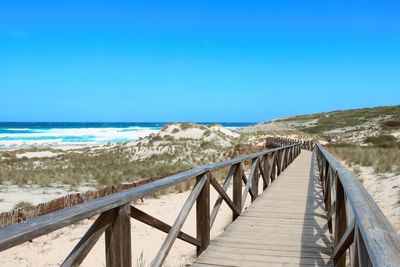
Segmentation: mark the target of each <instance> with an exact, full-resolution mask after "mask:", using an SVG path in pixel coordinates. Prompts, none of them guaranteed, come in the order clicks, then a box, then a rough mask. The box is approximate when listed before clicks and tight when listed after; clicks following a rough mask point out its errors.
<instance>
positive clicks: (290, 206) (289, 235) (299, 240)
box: [195, 151, 333, 266]
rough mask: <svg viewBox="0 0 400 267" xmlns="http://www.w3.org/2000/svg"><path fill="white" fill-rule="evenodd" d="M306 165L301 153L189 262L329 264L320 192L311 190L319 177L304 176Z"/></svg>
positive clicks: (328, 238)
mask: <svg viewBox="0 0 400 267" xmlns="http://www.w3.org/2000/svg"><path fill="white" fill-rule="evenodd" d="M287 153H288V154H287V155H286V159H285V158H284V157H285V154H282V155H281V157H280V160H281V164H282V165H281V166H283V167H284V166H285V164H286V163H289V161H290V154H289V152H287ZM285 160H287V162H286V161H285ZM304 165H308V168H307V167H304ZM310 165H311V153H310V152H307V153H305V152H304V151H303V152H302V154H301V155H300V157H298V158H296V159H295V161H294V162H293V165H288V166H287V167H286V169H285V170H284V171H283V172H281V175H280V176H279V177H278V178H277V179H276V180H275V181H274V183H272V184H271V186H269V187H268V188H267V189H266V190H265V191H264V192H263V193H262V194H261V195H259V197H258V198H257V199H256V200H255V201H254V202H253V203H252V205H250V206H249V207H248V208H247V209H246V210H245V211H244V212H242V215H241V216H240V217H238V218H237V219H236V220H235V221H234V222H233V223H232V224H231V225H229V226H228V227H227V229H226V230H225V231H224V232H223V233H222V234H221V236H219V237H217V238H216V239H215V240H214V241H212V242H211V245H210V246H209V247H208V249H207V250H206V251H204V252H203V254H202V255H201V256H200V257H199V258H198V259H196V261H195V262H196V263H199V264H210V265H212V264H215V265H223V266H293V265H296V266H315V265H321V264H322V265H324V266H332V260H331V259H332V248H333V244H332V238H331V235H330V234H329V229H328V225H327V219H326V218H327V215H326V212H325V210H324V204H323V202H322V201H323V200H322V189H321V187H320V186H319V187H318V188H319V189H317V190H316V191H315V190H314V185H319V178H316V177H310ZM298 166H299V167H298ZM283 167H282V168H283ZM251 173H252V172H251V171H250V175H249V180H250V179H251ZM246 185H247V184H246ZM242 197H243V195H242ZM317 197H319V198H320V200H318V201H317V200H316V198H317ZM319 202H320V203H319ZM278 225H279V227H277V226H278Z"/></svg>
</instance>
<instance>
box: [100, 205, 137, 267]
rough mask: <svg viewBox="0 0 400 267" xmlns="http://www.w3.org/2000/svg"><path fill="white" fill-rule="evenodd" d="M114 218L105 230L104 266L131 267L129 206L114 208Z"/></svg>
mask: <svg viewBox="0 0 400 267" xmlns="http://www.w3.org/2000/svg"><path fill="white" fill-rule="evenodd" d="M114 212H115V217H114V220H113V221H112V222H111V224H110V226H109V227H108V228H107V229H106V238H105V240H106V242H105V243H106V266H108V267H111V266H123V267H128V266H129V267H130V266H132V254H131V253H132V252H131V251H132V250H131V224H130V212H131V209H130V205H129V204H126V205H124V206H121V207H118V208H115V211H114Z"/></svg>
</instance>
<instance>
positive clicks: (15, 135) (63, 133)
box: [0, 122, 254, 148]
mask: <svg viewBox="0 0 400 267" xmlns="http://www.w3.org/2000/svg"><path fill="white" fill-rule="evenodd" d="M214 123H217V124H221V125H223V126H224V127H227V128H233V129H238V128H242V127H246V126H250V125H253V124H254V123H248V122H234V123H231V122H199V123H198V124H202V125H207V124H214ZM165 124H168V123H166V122H0V148H10V147H19V146H32V145H45V144H46V145H57V146H64V145H65V146H67V145H96V144H107V143H122V142H129V141H134V140H136V139H138V138H140V137H145V136H147V135H150V134H152V133H156V132H158V131H159V130H160V129H161V127H162V126H163V125H165Z"/></svg>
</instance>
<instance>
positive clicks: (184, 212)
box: [151, 175, 209, 267]
mask: <svg viewBox="0 0 400 267" xmlns="http://www.w3.org/2000/svg"><path fill="white" fill-rule="evenodd" d="M207 182H208V177H207V175H203V177H202V178H201V179H200V180H199V181H198V182H197V183H196V185H195V186H194V187H193V189H192V191H191V192H190V194H189V197H188V198H187V200H186V202H185V204H184V205H183V207H182V209H181V211H180V212H179V214H178V217H177V218H176V220H175V222H174V224H173V225H172V228H171V230H170V231H169V233H168V235H167V238H166V239H165V240H164V243H163V244H162V246H161V248H160V250H159V251H158V254H157V256H156V257H155V259H154V261H153V263H152V265H151V266H154V267H158V266H161V265H162V264H163V263H164V261H165V258H166V257H167V255H168V252H169V250H170V249H171V247H172V245H173V244H174V241H175V239H176V238H177V236H178V234H179V232H180V231H181V229H182V226H183V223H184V222H185V220H186V218H187V216H188V215H189V212H190V210H191V208H192V207H193V204H194V202H195V201H196V199H197V197H198V196H199V194H200V193H201V191H202V189H203V187H204V185H205V184H206V183H207ZM208 225H209V224H208Z"/></svg>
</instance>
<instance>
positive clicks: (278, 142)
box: [265, 137, 315, 151]
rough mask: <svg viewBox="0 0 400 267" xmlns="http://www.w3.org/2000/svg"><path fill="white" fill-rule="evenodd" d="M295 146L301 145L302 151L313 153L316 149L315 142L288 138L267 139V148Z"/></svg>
mask: <svg viewBox="0 0 400 267" xmlns="http://www.w3.org/2000/svg"><path fill="white" fill-rule="evenodd" d="M293 144H300V147H301V149H305V150H309V151H312V150H313V149H314V147H315V141H314V140H301V139H292V138H286V137H268V138H266V139H265V146H266V147H267V148H270V147H279V146H288V145H293Z"/></svg>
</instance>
